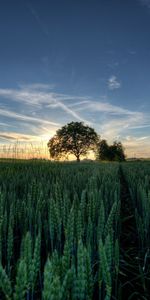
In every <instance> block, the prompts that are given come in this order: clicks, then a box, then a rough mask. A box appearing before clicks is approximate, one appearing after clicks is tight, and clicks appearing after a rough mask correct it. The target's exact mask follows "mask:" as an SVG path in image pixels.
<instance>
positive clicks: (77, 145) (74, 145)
mask: <svg viewBox="0 0 150 300" xmlns="http://www.w3.org/2000/svg"><path fill="white" fill-rule="evenodd" d="M98 140H99V137H98V135H97V133H96V132H95V130H94V129H93V128H91V127H89V126H87V125H84V124H83V123H82V122H71V123H69V124H67V125H65V126H63V127H62V128H61V129H58V130H57V132H56V134H55V135H54V136H53V137H52V138H51V139H50V140H49V142H48V148H49V152H50V156H51V158H53V159H60V158H61V157H63V156H65V155H66V154H73V155H75V157H76V159H77V161H78V162H79V161H80V156H81V155H86V154H87V152H88V151H89V150H95V149H96V144H97V142H98Z"/></svg>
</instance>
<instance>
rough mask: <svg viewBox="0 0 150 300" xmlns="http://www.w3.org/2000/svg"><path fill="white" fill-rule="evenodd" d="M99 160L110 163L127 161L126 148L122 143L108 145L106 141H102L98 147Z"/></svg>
mask: <svg viewBox="0 0 150 300" xmlns="http://www.w3.org/2000/svg"><path fill="white" fill-rule="evenodd" d="M96 156H97V159H99V160H108V161H125V153H124V148H123V145H122V143H121V142H116V141H115V142H114V143H113V144H112V145H110V146H109V145H108V144H107V141H106V140H101V141H100V142H99V143H98V145H97V155H96Z"/></svg>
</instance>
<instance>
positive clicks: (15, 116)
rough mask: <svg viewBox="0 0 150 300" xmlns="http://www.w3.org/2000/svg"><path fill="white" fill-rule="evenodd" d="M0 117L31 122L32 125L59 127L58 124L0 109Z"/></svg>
mask: <svg viewBox="0 0 150 300" xmlns="http://www.w3.org/2000/svg"><path fill="white" fill-rule="evenodd" d="M0 115H1V116H3V117H7V118H13V119H15V120H21V121H24V122H29V121H30V122H32V123H42V124H48V125H52V126H59V125H60V124H59V123H55V122H50V121H48V120H44V119H41V118H35V117H31V116H27V115H23V114H19V113H16V112H13V111H10V110H6V109H1V108H0Z"/></svg>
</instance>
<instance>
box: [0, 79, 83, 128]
mask: <svg viewBox="0 0 150 300" xmlns="http://www.w3.org/2000/svg"><path fill="white" fill-rule="evenodd" d="M48 89H51V86H50V85H43V84H33V85H29V86H28V85H21V86H20V89H0V96H2V97H6V98H8V99H10V100H11V101H12V100H13V101H15V102H19V103H22V104H24V105H25V104H26V105H28V106H32V107H34V108H35V109H37V108H39V109H42V107H43V105H44V106H45V107H46V108H47V110H48V109H50V108H57V107H59V108H60V109H62V110H63V111H64V112H65V113H67V114H69V115H70V116H72V117H73V118H75V119H77V120H80V121H83V122H86V123H88V120H85V119H84V118H82V117H81V116H80V115H79V114H77V113H76V112H75V111H74V110H73V109H71V108H69V106H68V105H66V104H65V103H64V102H66V101H70V100H71V101H76V100H82V101H85V98H84V97H83V98H82V97H74V96H69V95H65V94H58V93H54V92H53V91H48ZM34 119H35V118H34Z"/></svg>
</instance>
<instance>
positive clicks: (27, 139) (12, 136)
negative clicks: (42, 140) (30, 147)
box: [0, 132, 39, 142]
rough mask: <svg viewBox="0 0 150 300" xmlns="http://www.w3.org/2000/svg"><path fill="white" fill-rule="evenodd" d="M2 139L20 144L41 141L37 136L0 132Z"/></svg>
mask: <svg viewBox="0 0 150 300" xmlns="http://www.w3.org/2000/svg"><path fill="white" fill-rule="evenodd" d="M0 139H4V140H10V141H18V140H19V141H20V142H31V141H32V142H33V141H39V139H38V137H37V136H34V135H29V134H20V133H16V132H0Z"/></svg>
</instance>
